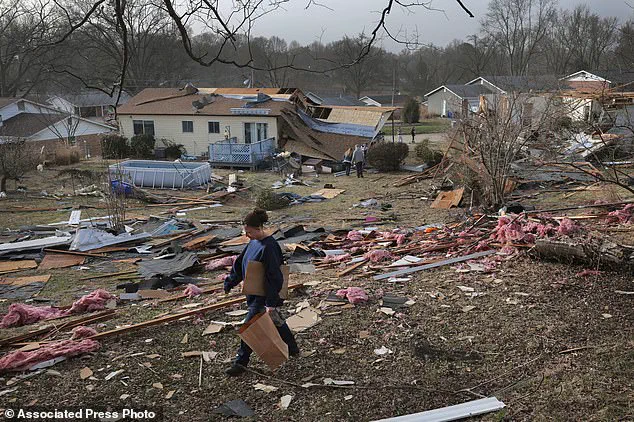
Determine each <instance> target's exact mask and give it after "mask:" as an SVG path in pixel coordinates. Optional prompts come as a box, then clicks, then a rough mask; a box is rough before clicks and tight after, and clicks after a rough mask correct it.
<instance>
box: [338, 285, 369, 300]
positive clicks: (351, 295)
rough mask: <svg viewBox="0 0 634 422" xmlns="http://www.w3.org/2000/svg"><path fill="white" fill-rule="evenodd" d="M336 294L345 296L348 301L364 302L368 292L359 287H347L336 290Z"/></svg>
mask: <svg viewBox="0 0 634 422" xmlns="http://www.w3.org/2000/svg"><path fill="white" fill-rule="evenodd" d="M337 296H339V297H345V298H347V299H348V302H350V303H354V304H356V303H364V302H367V301H368V294H367V293H366V292H365V290H363V289H362V288H361V287H348V288H347V289H340V290H337Z"/></svg>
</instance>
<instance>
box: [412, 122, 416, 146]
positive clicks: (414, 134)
mask: <svg viewBox="0 0 634 422" xmlns="http://www.w3.org/2000/svg"><path fill="white" fill-rule="evenodd" d="M414 138H416V126H412V143H414Z"/></svg>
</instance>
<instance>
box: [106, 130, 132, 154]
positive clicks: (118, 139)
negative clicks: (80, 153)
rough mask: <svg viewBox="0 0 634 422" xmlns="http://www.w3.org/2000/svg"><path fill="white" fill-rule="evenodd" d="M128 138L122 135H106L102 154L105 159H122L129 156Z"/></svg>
mask: <svg viewBox="0 0 634 422" xmlns="http://www.w3.org/2000/svg"><path fill="white" fill-rule="evenodd" d="M129 153H130V145H129V144H128V138H126V137H124V136H121V135H106V136H104V137H103V138H102V139H101V154H102V156H103V158H114V159H117V160H119V159H122V158H125V157H127V156H128V155H129Z"/></svg>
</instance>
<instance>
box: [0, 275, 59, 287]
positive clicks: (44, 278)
mask: <svg viewBox="0 0 634 422" xmlns="http://www.w3.org/2000/svg"><path fill="white" fill-rule="evenodd" d="M50 279H51V275H50V274H46V275H35V276H30V277H5V278H0V284H4V285H9V286H24V285H25V284H31V283H46V282H48V281H49V280H50Z"/></svg>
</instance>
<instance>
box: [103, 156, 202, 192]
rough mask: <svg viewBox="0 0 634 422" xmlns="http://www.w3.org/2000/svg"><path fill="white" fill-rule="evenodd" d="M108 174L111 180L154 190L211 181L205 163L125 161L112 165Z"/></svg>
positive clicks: (183, 186)
mask: <svg viewBox="0 0 634 422" xmlns="http://www.w3.org/2000/svg"><path fill="white" fill-rule="evenodd" d="M109 172H110V178H111V179H113V180H122V181H124V182H127V183H130V184H132V185H134V186H139V187H146V188H154V189H179V188H187V187H190V188H191V187H198V186H202V185H206V184H207V183H208V182H209V180H210V179H211V166H210V165H209V163H207V162H180V161H151V160H127V161H123V162H121V163H117V164H112V165H111V166H110V168H109Z"/></svg>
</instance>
